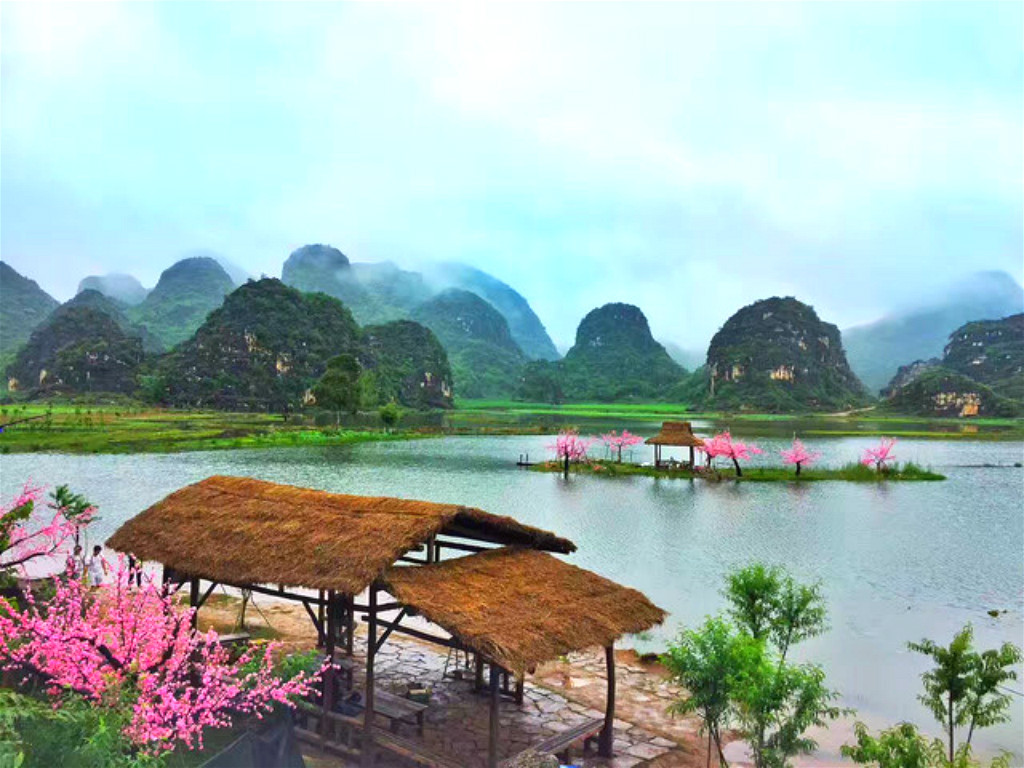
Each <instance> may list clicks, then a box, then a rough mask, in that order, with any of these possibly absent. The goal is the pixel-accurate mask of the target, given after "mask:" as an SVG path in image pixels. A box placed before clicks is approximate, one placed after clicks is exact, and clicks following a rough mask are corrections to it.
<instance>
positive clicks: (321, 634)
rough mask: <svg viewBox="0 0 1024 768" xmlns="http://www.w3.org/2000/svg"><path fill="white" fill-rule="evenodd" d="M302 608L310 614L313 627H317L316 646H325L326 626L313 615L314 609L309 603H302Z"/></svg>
mask: <svg viewBox="0 0 1024 768" xmlns="http://www.w3.org/2000/svg"><path fill="white" fill-rule="evenodd" d="M302 607H303V608H305V609H306V613H308V614H309V618H310V619H311V620H312V622H313V626H314V627H316V641H317V642H316V644H317V645H318V646H320V645H323V639H324V625H323V622H322V621H321V620H320V618H319V617H318V616H317V614H315V613H313V609H312V608H310V607H309V603H307V602H306V601H305V600H303V601H302Z"/></svg>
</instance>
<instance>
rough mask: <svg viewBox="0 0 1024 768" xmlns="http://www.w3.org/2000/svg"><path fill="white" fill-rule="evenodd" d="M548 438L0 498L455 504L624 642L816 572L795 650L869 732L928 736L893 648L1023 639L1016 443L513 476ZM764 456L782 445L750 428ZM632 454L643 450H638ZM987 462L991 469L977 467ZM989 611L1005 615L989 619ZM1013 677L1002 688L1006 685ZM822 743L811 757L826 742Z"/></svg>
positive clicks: (100, 476)
mask: <svg viewBox="0 0 1024 768" xmlns="http://www.w3.org/2000/svg"><path fill="white" fill-rule="evenodd" d="M550 441H551V438H545V437H521V436H517V437H462V438H444V439H437V440H421V441H413V442H400V443H377V444H366V445H357V446H340V447H316V448H294V449H292V448H288V449H274V450H253V451H230V452H203V453H187V454H173V455H129V456H65V455H38V454H37V455H14V456H3V457H2V458H0V491H2V495H3V497H4V498H10V496H11V495H12V494H13V493H15V492H16V491H17V490H18V489H19V488H20V486H21V484H22V483H23V482H24V481H25V480H28V479H30V480H32V481H33V482H35V483H39V484H46V485H51V486H52V485H55V484H59V483H69V484H70V485H71V486H72V488H73V489H74V490H76V491H79V492H82V493H84V494H85V495H86V496H87V497H88V498H89V499H90V500H92V501H94V502H95V503H96V504H97V505H98V506H99V507H100V513H101V520H100V521H99V522H98V523H97V525H96V526H95V528H94V529H93V532H92V536H93V538H94V539H97V540H102V539H104V538H106V537H107V536H109V535H110V534H111V533H112V532H113V531H114V530H115V529H116V528H117V526H118V525H120V523H121V522H123V521H124V520H126V519H127V518H129V517H131V516H132V515H134V514H136V513H137V512H139V511H140V510H142V509H144V508H145V507H146V506H148V505H149V504H152V503H153V502H155V501H157V500H159V499H161V498H162V497H163V496H165V495H166V494H168V493H170V492H171V491H173V490H175V489H177V488H180V487H181V486H183V485H186V484H188V483H191V482H194V481H197V480H200V479H202V478H204V477H207V476H209V475H212V474H233V475H249V476H253V477H260V478H263V479H266V480H272V481H276V482H282V483H292V484H296V485H303V486H309V487H314V488H322V489H324V490H328V491H337V492H345V493H359V494H379V495H392V496H402V497H409V498H420V499H428V500H432V501H442V502H456V503H461V504H468V505H471V506H477V507H481V508H483V509H486V510H488V511H489V512H494V513H497V514H505V515H511V516H513V517H516V518H517V519H519V520H522V521H523V522H527V523H531V524H534V525H538V526H541V527H543V528H549V529H551V530H554V531H556V532H558V533H559V534H561V535H564V536H567V537H569V538H571V539H573V540H574V541H575V542H576V543H577V545H578V546H579V551H578V552H577V553H576V554H574V555H572V556H571V558H570V559H571V561H572V562H574V563H577V564H579V565H581V566H584V567H587V568H591V569H593V570H595V571H597V572H599V573H601V574H603V575H605V576H607V577H609V578H612V579H615V580H616V581H619V582H622V583H624V584H627V585H630V586H633V587H636V588H638V589H640V590H642V591H643V592H645V593H646V594H647V595H648V596H649V597H650V598H651V599H652V600H653V601H654V602H655V603H657V604H658V605H660V606H662V607H663V608H665V609H666V610H668V611H669V612H670V614H671V617H670V619H669V620H668V621H667V622H666V624H665V626H664V627H663V628H661V629H660V630H658V631H656V632H655V633H653V636H652V637H651V638H649V639H647V640H643V641H638V642H637V645H638V646H640V647H657V646H660V645H662V644H663V643H664V642H665V640H666V639H668V638H669V637H670V636H671V635H672V634H673V633H674V632H675V631H676V630H677V628H678V627H679V625H681V624H692V623H696V622H699V621H700V620H701V619H702V618H703V616H704V615H705V614H707V613H713V612H716V611H718V610H719V609H720V608H721V607H722V599H721V597H720V595H719V590H720V588H721V584H722V577H723V574H724V573H725V572H726V571H728V570H730V569H731V568H734V567H736V566H738V565H741V564H745V563H748V562H750V561H751V560H754V559H758V560H763V561H766V562H771V563H780V564H784V565H786V566H787V567H788V568H789V569H790V570H791V571H793V572H794V573H795V574H797V575H799V576H800V577H801V578H803V579H821V580H822V582H823V584H824V586H825V590H826V593H827V596H828V600H829V606H830V611H831V616H830V618H831V629H830V631H829V633H828V634H827V635H826V636H824V637H822V638H819V639H816V640H814V641H811V642H809V643H807V644H805V645H804V646H803V648H802V652H803V654H804V656H806V657H808V658H813V659H815V660H818V661H821V662H822V663H823V664H824V665H825V667H826V669H827V672H828V678H829V682H830V684H831V685H833V686H834V687H835V688H837V689H839V690H840V691H841V692H842V694H843V699H844V703H845V704H846V705H847V706H851V707H855V708H857V709H858V710H859V717H860V718H861V719H864V720H866V721H867V722H868V723H869V724H871V725H873V726H880V725H886V724H891V723H895V722H896V721H899V720H911V721H914V722H916V723H918V724H919V725H921V726H925V727H927V728H928V729H929V730H935V727H934V726H933V724H932V722H931V717H930V715H929V714H928V713H927V712H926V711H925V710H924V709H923V708H922V707H921V705H920V704H918V703H917V701H916V695H917V692H918V690H919V675H920V673H921V672H922V671H923V670H924V669H925V668H926V667H927V662H926V661H925V660H924V659H923V658H921V657H918V656H917V655H916V654H911V653H908V652H907V651H906V650H905V647H906V642H907V641H908V640H918V639H920V638H922V637H930V638H933V639H935V640H937V641H940V642H948V640H949V639H950V638H951V637H952V635H953V633H954V632H955V631H956V630H957V629H959V628H960V627H961V626H963V625H964V624H965V623H967V622H972V623H973V624H974V627H975V631H976V635H977V639H978V643H979V645H981V646H982V647H989V646H992V645H995V644H998V643H1002V642H1004V641H1012V642H1015V643H1017V644H1021V643H1022V634H1024V618H1022V609H1024V511H1022V500H1024V470H1022V469H1020V468H1014V467H1013V466H1012V465H1013V464H1014V463H1015V462H1020V461H1022V459H1024V444H1022V443H1019V442H1015V443H1006V442H1003V443H992V442H962V441H961V442H942V441H928V440H919V441H914V440H903V441H901V442H900V443H899V444H898V446H897V449H898V450H897V454H898V458H899V459H900V460H901V461H906V460H912V461H916V462H919V463H921V464H924V465H929V466H931V467H933V468H935V469H936V470H938V471H940V472H942V473H944V474H946V475H948V477H949V479H948V480H947V481H945V482H940V483H891V484H887V485H880V486H875V485H872V484H852V483H839V482H827V483H810V484H806V485H800V486H796V485H789V484H757V483H749V484H737V483H721V484H710V483H704V482H700V481H696V482H694V481H684V480H662V479H654V478H643V477H636V478H616V479H613V480H612V479H604V478H595V477H572V478H569V479H568V480H566V479H563V478H562V477H560V476H557V475H550V474H541V473H535V472H529V471H524V470H517V469H516V468H515V467H514V466H512V465H513V463H514V462H515V459H516V457H517V456H518V455H519V454H520V453H524V452H529V453H530V454H531V456H534V457H541V456H543V455H544V454H545V446H546V445H547V444H548V443H549V442H550ZM758 441H759V443H760V445H761V447H762V448H764V449H765V451H766V456H765V457H763V458H761V459H760V460H761V461H776V460H777V450H778V448H779V447H781V446H782V445H783V444H784V442H783V441H782V440H780V439H774V438H770V437H769V438H759V439H758ZM806 442H807V443H808V444H809V445H810V446H812V447H813V448H814V449H816V450H820V451H822V452H823V453H824V458H823V463H825V464H829V463H831V464H841V463H844V462H846V461H850V460H855V459H856V458H857V457H858V456H859V455H860V452H861V450H862V449H863V448H864V447H865V446H867V445H872V444H874V443H875V442H876V441H875V440H874V439H865V438H830V439H822V440H817V441H815V440H808V441H806ZM634 458H635V459H637V460H650V457H649V456H648V455H647V451H646V450H644V449H643V448H642V447H641V449H639V450H637V451H635V455H634ZM985 465H997V466H985ZM989 609H999V610H1004V611H1006V613H1004V614H1002V615H1000V616H999V617H998V618H991V617H989V616H988V615H987V611H988V610H989ZM1022 685H1024V683H1022V682H1020V681H1018V683H1017V684H1016V688H1017V689H1018V690H1020V688H1021V686H1022ZM1022 732H1024V717H1022V699H1021V698H1019V697H1017V698H1015V703H1014V708H1013V720H1012V722H1011V723H1009V724H1006V725H1003V726H999V727H996V728H992V729H989V730H987V731H982V732H981V733H980V734H978V735H976V737H975V740H976V742H977V746H978V747H979V748H980V749H982V750H983V751H985V752H989V751H994V750H998V749H1008V750H1011V751H1013V752H1015V753H1017V755H1018V756H1020V755H1022V754H1024V748H1022V741H1024V737H1022ZM834 746H835V745H834V744H833V745H826V749H825V750H824V752H825V753H831V752H833V751H834Z"/></svg>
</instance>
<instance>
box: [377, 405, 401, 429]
mask: <svg viewBox="0 0 1024 768" xmlns="http://www.w3.org/2000/svg"><path fill="white" fill-rule="evenodd" d="M377 413H378V414H380V420H381V421H382V422H383V423H384V429H385V430H387V431H388V432H390V431H391V430H392V429H394V428H395V425H396V424H398V420H399V419H401V418H402V410H401V409H400V408H399V407H398V405H397V404H396V403H395V402H394V401H392V402H390V403H388V404H387V405H382V406H381V407H380V409H379V410H378V411H377Z"/></svg>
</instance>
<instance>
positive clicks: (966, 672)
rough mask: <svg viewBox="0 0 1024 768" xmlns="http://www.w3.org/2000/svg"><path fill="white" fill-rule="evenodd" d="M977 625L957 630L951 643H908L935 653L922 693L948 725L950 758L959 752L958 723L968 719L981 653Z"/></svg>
mask: <svg viewBox="0 0 1024 768" xmlns="http://www.w3.org/2000/svg"><path fill="white" fill-rule="evenodd" d="M973 640H974V628H973V627H972V626H971V625H970V624H968V625H967V626H966V627H964V628H963V629H961V630H960V631H959V632H957V634H956V636H955V637H954V638H953V641H952V642H951V643H950V644H949V645H948V646H941V645H938V644H937V643H935V642H933V641H932V640H927V639H925V640H922V641H921V642H919V643H907V647H908V648H909V649H910V650H912V651H917V652H918V653H923V654H925V655H926V656H931V658H932V660H933V661H934V662H935V667H934V668H933V669H930V670H928V671H927V672H925V673H924V674H923V675H921V681H922V682H923V683H924V693H923V694H921V695H920V696H918V698H919V699H920V700H921V703H922V704H924V705H925V706H926V707H928V708H929V709H930V710H931V711H932V714H933V715H935V719H936V720H938V721H939V722H940V723H941V724H942V727H943V728H944V729H945V731H946V734H947V738H948V753H947V754H948V759H949V762H950V763H952V762H953V757H954V755H955V754H956V747H955V744H956V727H957V726H958V725H963V723H964V722H965V720H966V719H967V717H968V715H967V711H968V704H969V701H970V698H969V697H970V691H971V678H972V676H973V675H974V674H975V671H976V666H977V663H978V655H977V654H976V653H975V652H974V650H973V647H972V645H973Z"/></svg>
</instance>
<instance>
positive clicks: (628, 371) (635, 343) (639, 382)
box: [562, 304, 686, 401]
mask: <svg viewBox="0 0 1024 768" xmlns="http://www.w3.org/2000/svg"><path fill="white" fill-rule="evenodd" d="M562 362H563V365H562V368H563V370H564V387H563V390H564V394H565V397H566V398H567V399H570V400H601V401H612V400H629V399H633V400H663V399H666V398H667V397H668V396H669V392H670V390H671V389H672V388H674V387H676V386H678V385H679V384H680V382H682V381H683V379H684V378H685V376H686V371H685V370H684V369H683V368H682V367H681V366H680V365H679V364H678V363H676V362H675V361H674V360H672V358H671V357H669V354H668V352H666V351H665V348H664V347H663V346H662V345H661V344H659V343H658V342H657V341H655V340H654V337H653V336H652V335H651V329H650V327H649V326H648V324H647V318H646V317H645V316H644V313H643V312H641V311H640V308H639V307H635V306H633V305H632V304H605V305H604V306H603V307H599V308H597V309H594V310H592V311H591V312H589V313H588V314H587V316H586V317H584V318H583V320H582V321H581V322H580V324H579V327H578V328H577V329H576V343H575V344H574V345H573V346H572V348H571V349H570V350H569V351H568V352H567V353H566V355H565V359H564V360H563V361H562Z"/></svg>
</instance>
